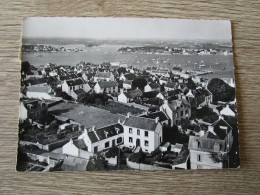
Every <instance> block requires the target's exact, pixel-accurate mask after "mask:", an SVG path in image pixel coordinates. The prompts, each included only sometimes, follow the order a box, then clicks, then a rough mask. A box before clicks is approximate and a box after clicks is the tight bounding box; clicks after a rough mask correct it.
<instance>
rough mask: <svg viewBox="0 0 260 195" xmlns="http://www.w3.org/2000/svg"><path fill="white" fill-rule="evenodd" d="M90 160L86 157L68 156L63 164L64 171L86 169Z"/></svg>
mask: <svg viewBox="0 0 260 195" xmlns="http://www.w3.org/2000/svg"><path fill="white" fill-rule="evenodd" d="M88 162H89V160H87V159H84V158H77V157H73V156H66V157H65V158H64V160H63V164H62V165H61V170H63V171H86V170H87V166H88Z"/></svg>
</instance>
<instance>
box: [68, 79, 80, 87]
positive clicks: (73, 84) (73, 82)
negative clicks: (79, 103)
mask: <svg viewBox="0 0 260 195" xmlns="http://www.w3.org/2000/svg"><path fill="white" fill-rule="evenodd" d="M66 82H67V84H68V86H75V85H82V84H84V81H83V80H82V79H80V78H78V79H74V80H68V81H66Z"/></svg>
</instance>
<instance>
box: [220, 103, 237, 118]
mask: <svg viewBox="0 0 260 195" xmlns="http://www.w3.org/2000/svg"><path fill="white" fill-rule="evenodd" d="M220 114H221V115H225V116H236V113H235V112H233V110H231V109H230V107H229V105H226V107H225V108H223V109H222V110H221V111H220Z"/></svg>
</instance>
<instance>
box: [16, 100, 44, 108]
mask: <svg viewBox="0 0 260 195" xmlns="http://www.w3.org/2000/svg"><path fill="white" fill-rule="evenodd" d="M21 102H22V103H23V105H24V107H25V108H26V109H29V110H33V109H38V108H39V107H46V108H47V104H46V103H45V102H44V101H43V100H38V99H23V100H21Z"/></svg>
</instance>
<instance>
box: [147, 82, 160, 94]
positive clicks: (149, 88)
mask: <svg viewBox="0 0 260 195" xmlns="http://www.w3.org/2000/svg"><path fill="white" fill-rule="evenodd" d="M160 89H161V86H160V85H159V84H158V83H147V85H146V86H145V87H144V92H150V91H160Z"/></svg>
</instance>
